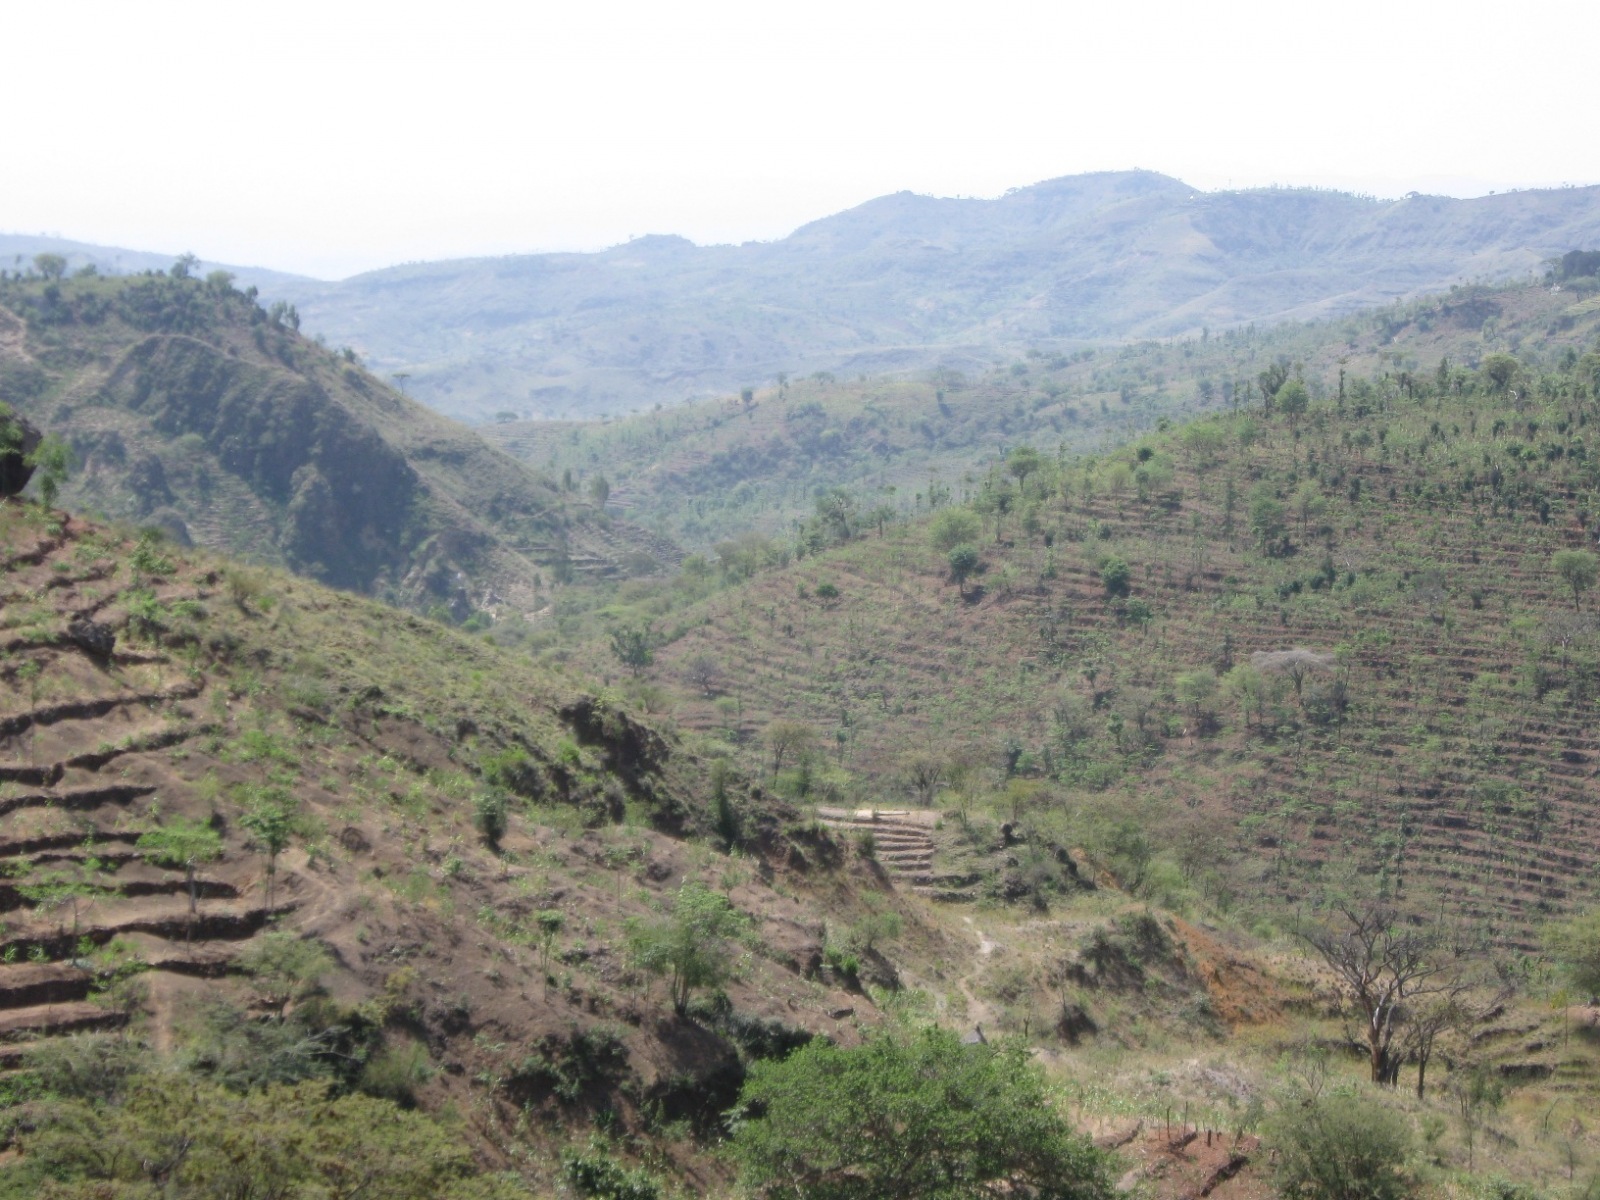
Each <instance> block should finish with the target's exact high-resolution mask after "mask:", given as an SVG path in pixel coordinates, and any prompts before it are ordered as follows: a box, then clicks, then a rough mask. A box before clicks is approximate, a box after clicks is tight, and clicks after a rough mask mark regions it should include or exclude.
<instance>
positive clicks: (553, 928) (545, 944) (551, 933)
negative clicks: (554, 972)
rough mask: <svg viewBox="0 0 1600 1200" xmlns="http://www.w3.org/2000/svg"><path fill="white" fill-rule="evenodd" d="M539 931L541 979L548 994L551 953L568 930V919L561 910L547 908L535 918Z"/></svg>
mask: <svg viewBox="0 0 1600 1200" xmlns="http://www.w3.org/2000/svg"><path fill="white" fill-rule="evenodd" d="M534 921H535V923H536V924H537V925H538V929H539V977H540V978H541V979H542V980H544V986H545V991H546V994H548V993H549V989H550V951H551V950H552V949H553V948H554V946H555V944H556V939H557V938H558V937H560V936H561V931H562V930H563V929H564V928H566V924H567V921H566V918H565V917H563V916H562V915H561V912H560V910H558V909H554V908H547V909H545V910H543V911H542V912H541V913H539V915H538V916H537V917H535V918H534Z"/></svg>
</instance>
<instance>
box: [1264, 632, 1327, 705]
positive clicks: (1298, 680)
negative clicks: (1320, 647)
mask: <svg viewBox="0 0 1600 1200" xmlns="http://www.w3.org/2000/svg"><path fill="white" fill-rule="evenodd" d="M1250 665H1251V666H1252V667H1254V668H1255V669H1256V670H1257V671H1259V672H1261V674H1263V675H1281V676H1284V677H1285V678H1287V679H1288V680H1289V682H1290V683H1292V684H1293V685H1294V698H1295V700H1296V701H1298V700H1300V699H1301V696H1302V693H1303V692H1304V690H1305V685H1306V680H1308V679H1310V678H1311V677H1312V676H1313V675H1318V674H1322V673H1324V672H1331V671H1333V670H1334V668H1335V667H1337V666H1338V660H1337V659H1335V658H1334V656H1333V655H1331V654H1318V653H1317V652H1316V651H1315V650H1306V649H1303V648H1301V647H1299V646H1296V647H1295V648H1294V649H1293V650H1257V651H1256V652H1255V653H1254V654H1252V655H1251V656H1250Z"/></svg>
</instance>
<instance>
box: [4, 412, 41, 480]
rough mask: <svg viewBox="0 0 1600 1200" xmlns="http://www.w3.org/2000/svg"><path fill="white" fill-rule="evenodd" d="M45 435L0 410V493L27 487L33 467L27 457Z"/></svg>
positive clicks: (17, 417) (16, 417) (25, 422)
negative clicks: (28, 462) (29, 464)
mask: <svg viewBox="0 0 1600 1200" xmlns="http://www.w3.org/2000/svg"><path fill="white" fill-rule="evenodd" d="M3 407H4V406H0V409H3ZM42 436H43V435H41V434H40V432H39V431H38V430H37V429H35V428H34V427H33V426H32V425H31V424H30V423H29V422H27V421H25V420H23V419H22V418H21V417H19V416H17V415H16V414H15V413H13V412H6V411H0V496H15V495H16V494H17V493H18V492H20V491H22V489H23V488H25V487H27V486H28V480H30V479H32V478H33V468H32V467H30V466H28V464H27V462H26V461H25V460H26V458H27V456H28V455H30V454H32V453H33V452H34V450H35V449H36V448H37V447H38V445H39V442H40V440H41V437H42Z"/></svg>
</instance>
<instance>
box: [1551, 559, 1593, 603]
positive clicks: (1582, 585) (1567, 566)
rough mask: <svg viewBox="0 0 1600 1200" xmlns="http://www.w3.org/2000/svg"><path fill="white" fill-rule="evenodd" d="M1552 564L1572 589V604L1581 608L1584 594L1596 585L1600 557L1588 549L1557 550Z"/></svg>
mask: <svg viewBox="0 0 1600 1200" xmlns="http://www.w3.org/2000/svg"><path fill="white" fill-rule="evenodd" d="M1550 564H1551V566H1553V567H1554V568H1555V571H1556V574H1557V575H1559V576H1561V580H1562V582H1563V583H1565V584H1566V585H1567V586H1568V587H1569V588H1571V589H1572V606H1573V607H1574V608H1578V609H1581V608H1582V607H1583V594H1584V593H1585V592H1587V591H1588V590H1589V589H1590V588H1592V587H1593V586H1594V581H1595V576H1596V574H1597V573H1600V559H1596V558H1595V556H1594V555H1593V554H1592V553H1590V552H1589V551H1587V550H1557V551H1556V553H1555V557H1554V558H1552V559H1551V560H1550Z"/></svg>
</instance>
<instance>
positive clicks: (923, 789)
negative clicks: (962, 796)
mask: <svg viewBox="0 0 1600 1200" xmlns="http://www.w3.org/2000/svg"><path fill="white" fill-rule="evenodd" d="M948 770H949V764H948V763H947V762H946V761H945V759H944V758H943V757H941V756H940V755H938V754H934V753H932V752H931V751H918V752H915V753H912V754H908V755H906V756H905V757H904V758H903V759H901V760H900V774H901V775H903V776H904V777H905V781H906V783H908V784H909V785H910V786H911V790H912V791H913V792H915V793H916V794H917V799H919V800H920V801H921V802H922V803H923V804H924V805H930V804H932V803H933V799H934V797H935V796H936V795H937V794H938V792H939V785H940V784H941V783H943V782H944V780H945V775H946V773H947V772H948Z"/></svg>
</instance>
